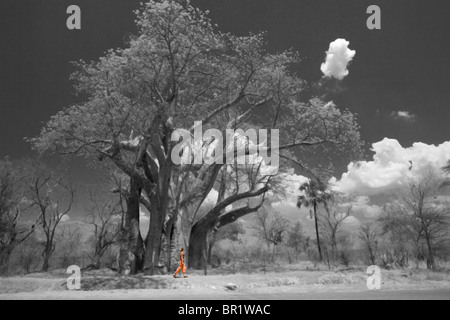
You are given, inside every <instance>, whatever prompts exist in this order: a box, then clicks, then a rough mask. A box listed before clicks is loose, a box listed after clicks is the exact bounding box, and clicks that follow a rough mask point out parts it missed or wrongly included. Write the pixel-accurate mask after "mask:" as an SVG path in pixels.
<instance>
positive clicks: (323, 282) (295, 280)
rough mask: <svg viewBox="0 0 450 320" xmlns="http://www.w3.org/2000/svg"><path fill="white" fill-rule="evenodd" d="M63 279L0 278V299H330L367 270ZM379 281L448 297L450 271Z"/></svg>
mask: <svg viewBox="0 0 450 320" xmlns="http://www.w3.org/2000/svg"><path fill="white" fill-rule="evenodd" d="M67 277H69V275H68V274H65V270H54V271H52V272H50V273H34V274H29V275H26V276H21V277H17V276H14V277H4V278H0V299H2V300H4V299H173V300H179V299H219V300H226V299H249V298H251V299H255V298H256V299H258V297H259V298H261V299H290V298H292V299H296V297H298V298H302V297H306V298H308V297H309V298H312V297H314V294H318V296H317V297H318V298H319V299H321V296H322V297H323V298H325V299H327V297H330V298H333V297H334V296H335V295H333V293H348V294H353V295H354V296H356V297H357V296H359V294H358V292H361V293H367V292H368V291H369V290H368V289H367V286H366V282H367V277H368V275H367V274H366V273H365V268H347V269H342V268H341V269H337V270H334V271H328V270H310V269H307V270H305V269H302V270H297V269H296V268H295V267H293V268H285V269H283V270H280V271H279V272H274V271H272V272H266V273H264V272H261V273H253V274H244V273H240V274H220V270H215V271H214V272H212V274H211V275H208V276H205V275H204V274H202V273H201V272H198V271H197V272H195V273H191V274H190V275H189V277H188V278H186V279H183V278H177V279H174V278H173V277H172V276H170V275H161V276H144V275H137V276H123V277H120V276H117V275H116V274H115V273H114V272H112V271H110V270H106V269H105V270H97V271H91V272H85V273H83V274H82V279H81V290H80V291H69V290H68V289H67V284H66V283H67ZM381 279H382V283H381V290H382V291H384V292H388V291H389V292H398V293H400V292H402V291H404V292H405V294H406V293H408V292H409V293H411V294H412V293H415V294H416V296H417V292H423V293H425V292H429V293H430V294H431V295H432V296H436V297H438V298H440V299H441V298H444V299H445V298H447V299H450V272H429V271H427V270H389V271H388V270H382V274H381ZM175 289H176V290H175ZM321 294H322V295H321ZM397 296H398V297H399V298H401V295H399V294H398V295H397ZM367 297H368V298H369V299H370V297H371V296H370V295H368V296H367ZM374 297H375V296H374Z"/></svg>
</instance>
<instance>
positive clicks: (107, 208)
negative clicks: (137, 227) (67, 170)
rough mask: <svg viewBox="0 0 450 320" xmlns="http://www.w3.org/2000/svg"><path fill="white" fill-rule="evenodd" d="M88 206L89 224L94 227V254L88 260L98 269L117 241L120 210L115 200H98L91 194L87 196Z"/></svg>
mask: <svg viewBox="0 0 450 320" xmlns="http://www.w3.org/2000/svg"><path fill="white" fill-rule="evenodd" d="M89 197H90V206H89V208H88V212H89V215H90V216H91V218H92V221H91V222H90V223H91V224H92V226H93V227H94V234H93V236H92V238H91V239H92V241H93V244H94V252H93V254H92V255H90V256H89V258H90V259H91V261H92V267H93V268H95V269H99V268H100V262H101V259H102V257H103V255H104V254H105V253H106V252H107V251H108V249H109V248H110V247H111V246H112V245H113V244H115V243H117V242H118V241H119V237H120V226H121V223H120V222H121V220H120V217H121V213H122V208H121V206H120V203H119V201H118V200H117V199H112V198H111V199H106V200H103V201H100V200H98V199H97V198H96V197H95V196H94V195H93V193H92V192H90V194H89Z"/></svg>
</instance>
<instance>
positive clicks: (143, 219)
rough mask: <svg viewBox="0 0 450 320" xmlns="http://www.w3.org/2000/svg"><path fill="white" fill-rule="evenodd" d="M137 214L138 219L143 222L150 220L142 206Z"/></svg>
mask: <svg viewBox="0 0 450 320" xmlns="http://www.w3.org/2000/svg"><path fill="white" fill-rule="evenodd" d="M139 216H140V217H139V219H140V221H142V222H144V223H146V222H150V217H149V216H147V214H146V213H145V211H143V210H142V208H141V211H140V212H139Z"/></svg>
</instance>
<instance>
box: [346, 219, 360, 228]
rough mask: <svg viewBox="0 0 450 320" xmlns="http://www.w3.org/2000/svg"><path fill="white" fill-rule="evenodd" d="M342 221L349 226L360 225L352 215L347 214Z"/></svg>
mask: <svg viewBox="0 0 450 320" xmlns="http://www.w3.org/2000/svg"><path fill="white" fill-rule="evenodd" d="M343 223H344V224H345V225H347V226H349V227H359V226H360V225H361V221H359V219H358V218H356V217H354V216H349V217H348V218H346V219H345V220H344V222H343Z"/></svg>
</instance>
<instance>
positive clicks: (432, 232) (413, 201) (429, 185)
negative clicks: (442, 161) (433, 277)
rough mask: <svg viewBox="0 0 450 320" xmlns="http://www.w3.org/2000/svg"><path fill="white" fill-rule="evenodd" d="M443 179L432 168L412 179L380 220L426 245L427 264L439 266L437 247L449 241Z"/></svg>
mask: <svg viewBox="0 0 450 320" xmlns="http://www.w3.org/2000/svg"><path fill="white" fill-rule="evenodd" d="M442 185H443V179H442V178H441V177H440V176H439V175H438V174H437V173H436V172H434V170H433V169H431V168H430V169H429V171H428V173H427V174H426V175H424V176H423V177H422V178H420V179H415V180H412V181H411V182H410V183H409V186H408V188H407V191H405V192H404V193H403V195H401V196H400V197H399V200H398V201H396V202H395V203H393V204H391V206H389V208H388V209H387V210H385V212H384V214H383V216H382V217H381V218H380V222H381V223H382V224H383V226H384V230H385V231H390V232H397V233H398V232H400V233H402V234H404V235H406V237H407V239H408V240H409V241H413V242H414V244H415V246H416V247H417V246H420V245H421V244H422V243H423V244H424V245H425V246H426V249H427V252H426V260H427V267H428V268H429V269H431V270H434V269H436V256H437V251H438V250H439V248H440V247H442V246H443V244H448V241H449V226H450V208H449V207H448V206H447V205H445V204H443V203H442V202H441V201H440V200H439V195H440V193H441V191H442V189H441V188H442Z"/></svg>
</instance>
